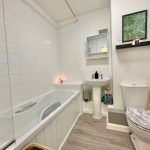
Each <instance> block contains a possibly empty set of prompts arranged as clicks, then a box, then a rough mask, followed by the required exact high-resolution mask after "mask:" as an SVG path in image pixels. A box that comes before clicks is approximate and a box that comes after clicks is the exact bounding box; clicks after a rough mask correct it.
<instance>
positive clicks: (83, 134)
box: [62, 114, 135, 150]
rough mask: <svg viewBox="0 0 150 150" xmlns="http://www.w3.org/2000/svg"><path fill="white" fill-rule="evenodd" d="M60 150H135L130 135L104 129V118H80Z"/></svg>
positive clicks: (86, 115) (87, 116)
mask: <svg viewBox="0 0 150 150" xmlns="http://www.w3.org/2000/svg"><path fill="white" fill-rule="evenodd" d="M62 150H135V148H134V146H133V144H132V142H131V139H130V135H129V134H128V133H123V132H119V131H113V130H108V129H106V118H105V117H103V118H102V119H101V120H95V119H93V117H92V115H89V114H83V115H82V116H80V118H79V120H78V121H77V123H76V125H75V127H74V128H73V130H72V131H71V133H70V135H69V137H68V139H67V140H66V143H65V144H64V146H63V148H62Z"/></svg>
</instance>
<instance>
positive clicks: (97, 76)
mask: <svg viewBox="0 0 150 150" xmlns="http://www.w3.org/2000/svg"><path fill="white" fill-rule="evenodd" d="M94 75H95V79H98V78H99V74H98V72H97V71H96V72H95V74H94Z"/></svg>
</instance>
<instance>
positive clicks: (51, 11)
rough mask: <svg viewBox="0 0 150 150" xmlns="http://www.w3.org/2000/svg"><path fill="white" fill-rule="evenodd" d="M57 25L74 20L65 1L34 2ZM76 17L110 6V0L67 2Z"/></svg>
mask: <svg viewBox="0 0 150 150" xmlns="http://www.w3.org/2000/svg"><path fill="white" fill-rule="evenodd" d="M34 1H35V2H36V3H37V4H38V5H39V6H40V7H41V8H42V9H43V10H44V11H45V12H46V13H47V14H48V15H49V16H50V17H51V18H52V19H53V20H54V21H55V22H56V23H59V22H62V21H65V20H68V19H73V15H72V13H71V11H70V10H69V8H68V6H67V4H66V3H65V0H34ZM67 2H68V3H69V4H70V6H71V8H72V10H73V11H74V13H75V14H76V16H80V15H83V14H85V13H89V12H91V11H95V10H98V9H102V8H105V7H107V6H110V0H67Z"/></svg>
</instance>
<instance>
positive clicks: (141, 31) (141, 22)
mask: <svg viewBox="0 0 150 150" xmlns="http://www.w3.org/2000/svg"><path fill="white" fill-rule="evenodd" d="M146 38H147V10H143V11H139V12H135V13H131V14H127V15H124V16H122V42H129V41H133V40H135V39H146Z"/></svg>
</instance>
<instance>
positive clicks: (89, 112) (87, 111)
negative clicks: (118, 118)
mask: <svg viewBox="0 0 150 150" xmlns="http://www.w3.org/2000/svg"><path fill="white" fill-rule="evenodd" d="M83 113H85V114H93V110H91V109H83ZM107 113H108V112H102V116H105V117H107Z"/></svg>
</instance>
